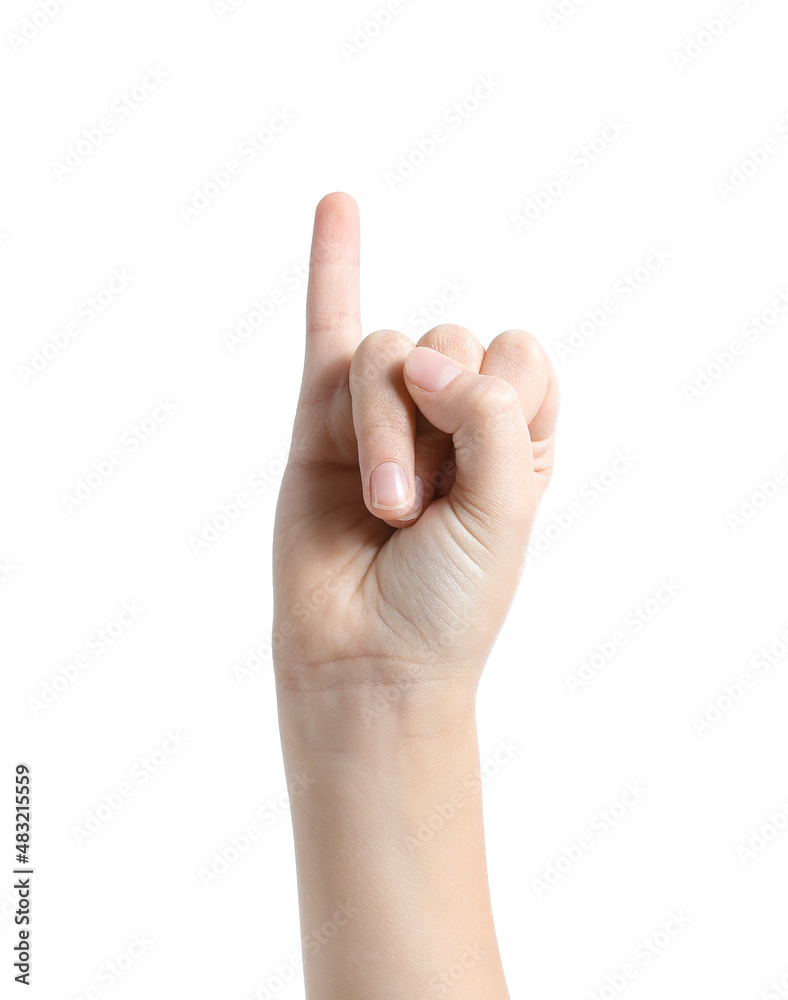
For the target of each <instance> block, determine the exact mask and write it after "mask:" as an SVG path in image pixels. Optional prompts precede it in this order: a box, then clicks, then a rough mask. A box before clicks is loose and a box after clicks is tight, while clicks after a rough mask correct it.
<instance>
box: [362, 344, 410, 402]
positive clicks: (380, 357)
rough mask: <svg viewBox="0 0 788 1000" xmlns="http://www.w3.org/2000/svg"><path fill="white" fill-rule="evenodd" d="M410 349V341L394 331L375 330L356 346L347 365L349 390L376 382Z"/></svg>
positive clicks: (391, 369)
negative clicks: (348, 365) (348, 367)
mask: <svg viewBox="0 0 788 1000" xmlns="http://www.w3.org/2000/svg"><path fill="white" fill-rule="evenodd" d="M412 349H413V342H412V341H411V340H409V339H408V338H407V337H406V336H405V334H404V333H399V332H398V331H397V330H376V331H375V332H374V333H370V334H369V335H368V336H367V337H365V338H364V339H363V340H362V341H361V343H360V344H359V346H358V347H357V348H356V353H355V354H354V355H353V360H352V362H351V365H350V388H351V391H355V392H358V391H361V390H362V389H363V388H364V387H365V386H367V385H370V384H375V385H378V384H380V383H381V381H382V380H384V379H385V378H386V377H387V376H389V375H390V373H391V372H392V371H393V370H394V369H396V368H398V367H400V366H401V365H402V364H403V363H404V361H405V358H406V357H407V355H408V354H409V353H410V351H411V350H412Z"/></svg>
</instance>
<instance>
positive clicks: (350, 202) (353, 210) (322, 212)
mask: <svg viewBox="0 0 788 1000" xmlns="http://www.w3.org/2000/svg"><path fill="white" fill-rule="evenodd" d="M315 218H316V219H317V218H320V220H321V222H326V223H328V222H330V221H331V220H332V219H335V220H336V221H337V223H338V224H342V223H345V222H348V221H352V220H354V219H358V204H357V203H356V200H355V198H353V197H351V196H350V195H349V194H346V193H345V192H344V191H332V192H331V193H330V194H326V195H323V197H322V198H321V199H320V201H319V202H318V203H317V208H316V209H315Z"/></svg>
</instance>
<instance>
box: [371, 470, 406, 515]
mask: <svg viewBox="0 0 788 1000" xmlns="http://www.w3.org/2000/svg"><path fill="white" fill-rule="evenodd" d="M369 493H370V498H371V500H372V506H373V507H377V508H378V509H379V510H399V508H400V507H404V506H405V504H406V503H407V502H408V497H409V496H410V487H409V485H408V477H407V476H406V475H405V470H404V469H403V468H402V466H401V465H400V464H399V462H381V463H380V465H379V466H378V467H377V468H376V469H375V470H374V471H373V473H372V475H371V476H370V479H369Z"/></svg>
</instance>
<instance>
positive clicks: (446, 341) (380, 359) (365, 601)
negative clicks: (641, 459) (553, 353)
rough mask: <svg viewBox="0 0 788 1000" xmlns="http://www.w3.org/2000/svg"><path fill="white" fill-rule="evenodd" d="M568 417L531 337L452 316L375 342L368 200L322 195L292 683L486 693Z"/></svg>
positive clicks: (293, 589) (299, 451) (349, 690)
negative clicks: (484, 333) (363, 261)
mask: <svg viewBox="0 0 788 1000" xmlns="http://www.w3.org/2000/svg"><path fill="white" fill-rule="evenodd" d="M557 410H558V390H557V386H556V380H555V374H554V372H553V370H552V366H551V364H550V362H549V360H548V358H547V355H546V354H545V352H544V350H543V349H542V347H541V346H540V345H539V344H538V343H537V341H536V340H535V339H534V338H533V337H532V336H531V335H529V334H527V333H522V332H520V331H508V332H506V333H503V334H501V335H500V336H498V337H496V338H495V340H493V342H492V343H491V345H490V347H489V348H488V349H487V351H485V350H484V348H483V347H482V345H481V343H480V342H479V341H478V340H477V339H476V338H475V337H474V336H473V334H471V333H470V332H469V331H468V330H465V329H463V328H462V327H457V326H449V325H444V326H439V327H436V328H435V329H434V330H431V331H430V332H429V333H427V334H425V335H424V336H423V337H422V338H421V340H420V341H419V346H418V347H417V348H414V346H413V344H412V342H411V341H410V340H409V339H408V338H407V337H405V336H404V335H403V334H401V333H397V332H395V331H392V330H384V331H379V332H377V333H373V334H371V335H370V336H369V337H367V338H366V339H364V340H362V339H361V320H360V316H359V225H358V209H357V206H356V204H355V202H354V201H353V200H352V198H350V197H349V196H348V195H344V194H333V195H328V196H327V197H325V198H324V199H323V200H322V201H321V202H320V204H319V205H318V208H317V214H316V217H315V231H314V237H313V244H312V259H311V267H310V279H309V291H308V299H307V343H306V360H305V364H304V376H303V383H302V388H301V396H300V400H299V404H298V412H297V415H296V421H295V428H294V434H293V445H292V450H291V454H290V460H289V464H288V468H287V472H286V474H285V478H284V482H283V484H282V489H281V494H280V497H279V506H278V510H277V519H276V535H275V547H274V586H275V620H274V648H275V654H274V659H275V665H276V673H277V681H278V683H279V686H280V688H285V689H287V690H288V691H293V692H295V691H298V692H303V691H306V690H309V691H316V690H320V691H324V690H327V689H335V690H337V691H340V690H341V691H342V692H345V693H346V694H348V695H351V696H352V697H355V692H358V693H360V694H361V695H362V696H363V697H366V696H367V695H368V694H369V692H370V691H374V692H376V694H377V696H378V697H379V696H380V693H381V692H382V691H383V692H387V691H389V690H394V689H390V688H389V687H388V686H389V685H399V686H400V688H401V687H402V685H408V690H409V696H408V697H409V699H412V698H413V697H418V698H421V696H422V694H423V695H424V697H425V698H426V699H427V700H428V701H429V700H430V699H432V698H433V697H437V699H438V700H440V699H441V697H442V693H443V692H445V691H446V690H447V688H446V686H445V684H444V683H440V684H437V685H436V684H435V683H434V682H435V681H441V682H446V683H447V684H449V685H450V688H451V690H457V689H459V690H460V691H462V692H464V693H467V694H468V695H469V696H470V697H471V698H472V697H473V694H474V693H475V689H476V684H477V682H478V678H479V675H480V673H481V670H482V668H483V666H484V663H485V660H486V658H487V656H488V654H489V651H490V648H491V647H492V644H493V642H494V641H495V637H496V635H497V633H498V631H499V629H500V627H501V625H502V623H503V621H504V618H505V616H506V612H507V609H508V607H509V604H510V602H511V600H512V597H513V594H514V592H515V589H516V586H517V582H518V579H519V575H520V571H521V567H522V563H523V558H524V554H525V548H526V545H527V542H528V537H529V534H530V531H531V528H532V525H533V522H534V518H535V515H536V510H537V507H538V504H539V501H540V499H541V496H542V493H543V491H544V489H545V487H546V486H547V484H548V482H549V480H550V475H551V471H552V464H553V438H554V432H555V424H556V417H557ZM381 685H383V686H384V687H381ZM410 685H415V687H411V686H410ZM416 692H418V694H416ZM438 703H439V701H438V702H436V705H437V704H438Z"/></svg>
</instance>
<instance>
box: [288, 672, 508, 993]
mask: <svg viewBox="0 0 788 1000" xmlns="http://www.w3.org/2000/svg"><path fill="white" fill-rule="evenodd" d="M419 698H420V695H419V694H418V693H414V694H410V693H409V692H408V690H407V689H404V690H403V689H398V690H397V691H396V692H395V693H394V694H393V696H392V692H390V691H386V690H385V689H379V688H378V689H375V688H372V687H361V688H352V689H349V690H346V691H336V690H335V691H328V692H319V693H312V694H305V693H304V692H294V691H291V690H287V689H283V688H280V689H279V712H280V726H281V732H282V744H283V750H284V757H285V767H286V770H287V773H288V782H289V784H290V785H291V787H293V786H294V785H295V787H298V788H299V789H300V793H299V794H296V795H294V796H293V798H292V816H293V828H294V834H295V845H296V860H297V866H298V889H299V901H300V907H301V926H302V935H303V940H304V962H305V976H306V987H307V997H308V1000H339V998H342V1000H391V998H392V997H396V998H398V1000H422V998H424V1000H426V998H430V997H434V996H436V995H440V994H442V993H445V992H446V991H447V990H450V991H451V997H452V1000H466V998H467V1000H471V998H473V1000H507V998H508V992H507V989H506V984H505V981H504V977H503V972H502V970H501V964H500V958H499V954H498V946H497V942H496V938H495V930H494V926H493V920H492V914H491V909H490V899H489V890H488V885H487V869H486V859H485V849H484V832H483V826H482V802H481V782H480V775H479V754H478V745H477V739H476V725H475V717H474V705H473V701H472V699H469V698H468V696H467V695H461V696H458V697H457V699H456V700H453V697H452V695H451V693H447V696H446V698H444V699H442V700H441V703H442V705H443V708H442V716H441V718H440V719H436V718H434V713H432V712H429V711H428V710H427V709H426V708H424V709H423V708H422V707H421V706H422V703H421V701H420V700H419ZM432 704H434V702H432Z"/></svg>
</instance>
